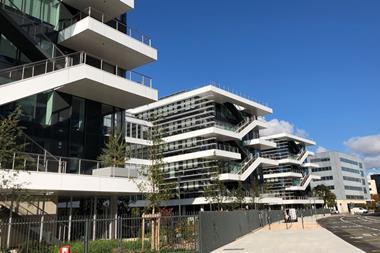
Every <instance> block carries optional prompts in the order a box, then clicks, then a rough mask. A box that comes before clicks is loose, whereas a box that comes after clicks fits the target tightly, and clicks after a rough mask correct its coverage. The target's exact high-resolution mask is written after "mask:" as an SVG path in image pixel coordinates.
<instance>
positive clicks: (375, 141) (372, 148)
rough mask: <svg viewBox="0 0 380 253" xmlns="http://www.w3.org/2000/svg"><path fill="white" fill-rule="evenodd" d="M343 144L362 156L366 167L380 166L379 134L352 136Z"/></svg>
mask: <svg viewBox="0 0 380 253" xmlns="http://www.w3.org/2000/svg"><path fill="white" fill-rule="evenodd" d="M344 145H346V146H347V147H348V148H349V149H350V150H351V151H352V152H354V153H355V154H357V155H359V156H361V157H362V158H363V160H364V163H365V165H366V167H367V169H371V168H380V134H377V135H368V136H357V137H353V138H350V139H349V140H347V141H345V142H344Z"/></svg>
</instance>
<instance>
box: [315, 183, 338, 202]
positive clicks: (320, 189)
mask: <svg viewBox="0 0 380 253" xmlns="http://www.w3.org/2000/svg"><path fill="white" fill-rule="evenodd" d="M313 194H314V196H317V197H320V198H322V199H323V201H324V203H325V205H326V206H327V207H334V206H335V201H336V196H335V194H334V193H332V192H331V190H330V189H329V188H328V187H327V186H326V185H323V184H321V185H317V186H316V187H314V189H313Z"/></svg>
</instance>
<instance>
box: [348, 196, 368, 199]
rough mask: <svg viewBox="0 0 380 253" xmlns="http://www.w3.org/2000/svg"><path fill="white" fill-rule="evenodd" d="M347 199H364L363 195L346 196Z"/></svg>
mask: <svg viewBox="0 0 380 253" xmlns="http://www.w3.org/2000/svg"><path fill="white" fill-rule="evenodd" d="M346 199H364V196H362V195H346Z"/></svg>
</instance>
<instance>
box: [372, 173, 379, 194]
mask: <svg viewBox="0 0 380 253" xmlns="http://www.w3.org/2000/svg"><path fill="white" fill-rule="evenodd" d="M370 177H371V180H372V181H373V182H374V188H375V189H376V193H371V194H378V193H379V190H380V174H373V175H371V176H370Z"/></svg>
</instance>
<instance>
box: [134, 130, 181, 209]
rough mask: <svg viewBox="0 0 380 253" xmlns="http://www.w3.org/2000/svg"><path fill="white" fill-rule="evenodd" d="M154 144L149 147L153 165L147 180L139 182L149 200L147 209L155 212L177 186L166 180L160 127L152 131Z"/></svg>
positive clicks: (149, 167)
mask: <svg viewBox="0 0 380 253" xmlns="http://www.w3.org/2000/svg"><path fill="white" fill-rule="evenodd" d="M150 139H151V142H152V145H151V146H149V148H148V158H149V160H150V162H151V165H149V166H148V170H147V175H146V180H145V181H142V182H140V183H139V184H138V187H139V189H140V191H141V192H143V193H144V198H145V199H146V200H147V201H148V206H146V207H145V209H146V211H151V213H153V214H154V213H155V212H156V211H158V210H160V204H161V202H163V201H166V200H169V199H171V198H172V197H173V196H174V194H173V191H174V190H175V188H176V185H175V183H171V182H168V181H167V180H165V175H164V173H163V168H164V166H165V163H164V161H163V153H162V145H164V144H163V142H162V139H161V132H160V129H157V128H153V129H152V130H151V133H150Z"/></svg>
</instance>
